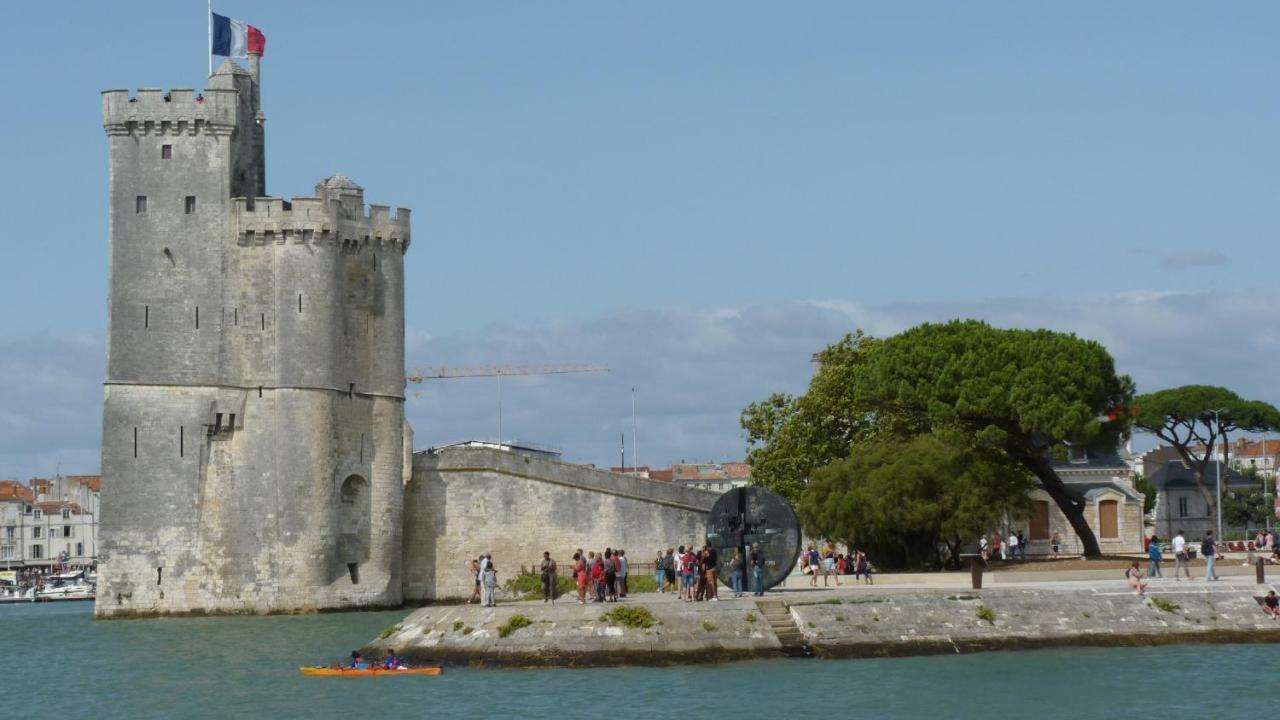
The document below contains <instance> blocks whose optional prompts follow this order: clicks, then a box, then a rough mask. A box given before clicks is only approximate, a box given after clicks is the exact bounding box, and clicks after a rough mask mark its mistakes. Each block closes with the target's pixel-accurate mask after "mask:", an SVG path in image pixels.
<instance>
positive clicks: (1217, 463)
mask: <svg viewBox="0 0 1280 720" xmlns="http://www.w3.org/2000/svg"><path fill="white" fill-rule="evenodd" d="M1209 412H1211V413H1213V424H1214V425H1216V426H1219V427H1221V425H1222V422H1221V421H1220V420H1219V419H1218V415H1219V414H1220V413H1223V412H1225V411H1224V410H1210V411H1209ZM1222 457H1223V450H1222V449H1219V450H1218V459H1215V460H1214V461H1213V474H1214V476H1215V477H1216V480H1215V482H1214V485H1215V487H1216V491H1217V495H1218V501H1217V503H1216V504H1217V506H1218V535H1217V541H1218V542H1222V460H1221V458H1222Z"/></svg>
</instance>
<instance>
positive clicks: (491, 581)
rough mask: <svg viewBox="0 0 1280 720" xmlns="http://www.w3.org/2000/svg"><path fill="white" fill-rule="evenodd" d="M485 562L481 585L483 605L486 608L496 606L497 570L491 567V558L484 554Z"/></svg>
mask: <svg viewBox="0 0 1280 720" xmlns="http://www.w3.org/2000/svg"><path fill="white" fill-rule="evenodd" d="M484 558H485V560H486V561H487V562H485V563H484V570H483V572H482V573H481V575H482V576H483V578H482V583H481V584H483V585H484V604H485V606H486V607H497V606H498V594H497V592H498V570H497V568H495V567H494V566H493V556H491V555H488V554H486V555H485V556H484Z"/></svg>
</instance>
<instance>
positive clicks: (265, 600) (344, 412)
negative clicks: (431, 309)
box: [96, 56, 411, 617]
mask: <svg viewBox="0 0 1280 720" xmlns="http://www.w3.org/2000/svg"><path fill="white" fill-rule="evenodd" d="M260 87H261V86H260V58H259V57H257V56H251V57H250V61H249V71H245V70H244V69H242V68H241V67H239V66H238V65H236V64H235V63H233V62H231V61H227V62H226V63H225V64H223V66H222V67H221V68H220V69H219V70H218V71H217V72H216V73H214V75H213V76H212V77H211V78H210V87H209V88H208V89H207V90H205V91H204V93H203V94H202V95H198V94H197V93H196V92H195V91H193V90H178V89H175V90H171V91H169V92H167V93H166V92H163V91H161V90H149V89H143V90H139V91H138V92H137V94H136V95H134V96H132V97H131V96H130V95H129V93H128V91H125V90H108V91H106V92H104V93H103V123H104V125H105V127H106V133H107V138H108V141H109V144H110V211H109V226H110V251H109V256H110V284H109V288H110V291H109V292H110V297H109V312H110V330H109V338H108V345H107V370H106V383H105V384H106V387H105V406H104V411H103V422H102V425H103V433H102V475H103V490H102V526H101V533H102V550H103V560H102V569H101V581H100V584H99V588H98V600H97V609H96V611H97V614H98V616H99V617H111V616H129V615H150V614H166V613H186V612H214V613H218V612H255V613H261V612H290V611H305V610H311V609H320V608H335V607H350V606H366V605H395V604H398V603H399V602H400V599H401V515H402V507H403V485H404V480H405V477H406V472H407V471H408V466H409V461H408V457H409V451H410V445H411V443H410V442H409V439H408V437H407V434H408V432H407V427H406V424H405V421H404V387H405V385H404V383H405V381H404V253H405V251H406V250H407V249H408V247H409V211H408V210H406V209H403V208H401V209H397V210H396V211H395V212H394V213H392V212H391V211H390V209H389V208H388V207H386V206H382V205H370V206H368V209H367V210H366V208H365V205H364V196H363V190H362V189H361V188H360V186H359V185H356V184H355V183H353V182H351V181H350V180H348V179H346V178H344V177H342V176H340V175H335V176H333V177H330V178H328V179H326V180H325V181H323V182H322V183H320V184H319V185H317V186H316V188H315V196H314V197H305V198H295V199H293V200H292V201H285V200H282V199H280V198H273V197H266V164H265V142H264V139H265V134H264V122H265V118H264V116H263V113H262V110H261V104H260Z"/></svg>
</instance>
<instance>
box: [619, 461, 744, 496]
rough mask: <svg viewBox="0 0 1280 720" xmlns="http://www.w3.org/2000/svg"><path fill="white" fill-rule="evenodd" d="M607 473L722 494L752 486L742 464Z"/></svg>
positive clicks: (682, 465)
mask: <svg viewBox="0 0 1280 720" xmlns="http://www.w3.org/2000/svg"><path fill="white" fill-rule="evenodd" d="M609 472H612V473H617V474H619V475H631V476H633V477H641V478H646V479H648V480H657V481H660V482H669V483H673V484H676V485H683V486H685V487H691V488H695V489H698V490H710V491H712V492H725V491H726V490H732V489H733V488H738V487H744V486H746V485H750V484H751V466H750V465H749V464H747V463H744V462H726V463H686V462H679V463H674V464H673V465H672V466H671V467H669V468H656V469H655V468H651V467H649V466H647V465H640V466H638V467H611V468H609Z"/></svg>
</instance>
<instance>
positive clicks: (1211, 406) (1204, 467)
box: [1134, 385, 1280, 521]
mask: <svg viewBox="0 0 1280 720" xmlns="http://www.w3.org/2000/svg"><path fill="white" fill-rule="evenodd" d="M1134 404H1135V406H1136V408H1137V412H1136V417H1135V420H1134V424H1135V425H1136V426H1137V427H1138V428H1140V429H1142V430H1145V431H1147V432H1149V433H1151V434H1152V435H1155V436H1156V437H1158V438H1160V439H1161V440H1164V441H1165V442H1167V443H1169V444H1170V445H1172V446H1173V448H1174V449H1175V450H1177V451H1178V455H1179V456H1181V457H1182V462H1183V463H1184V464H1185V465H1186V466H1187V467H1189V468H1190V469H1191V474H1192V476H1193V477H1194V478H1195V481H1196V485H1197V486H1198V487H1199V488H1200V494H1201V495H1202V496H1203V497H1204V501H1205V503H1207V504H1208V508H1209V514H1210V515H1216V514H1217V509H1218V504H1217V494H1216V492H1215V489H1214V485H1213V483H1212V482H1211V481H1210V478H1209V475H1210V474H1211V471H1212V469H1213V464H1212V463H1213V460H1214V459H1215V458H1216V457H1217V456H1218V454H1219V451H1218V447H1219V445H1221V447H1223V448H1229V447H1230V439H1229V435H1230V433H1232V432H1235V431H1237V430H1241V431H1247V432H1263V431H1267V430H1276V429H1280V411H1278V410H1276V408H1275V407H1274V406H1272V405H1269V404H1267V403H1265V402H1261V401H1259V400H1246V399H1244V398H1242V397H1240V396H1239V395H1237V394H1235V393H1234V392H1231V391H1230V390H1228V389H1226V388H1223V387H1217V386H1214V385H1183V386H1181V387H1176V388H1169V389H1167V390H1160V391H1158V392H1153V393H1147V394H1144V395H1139V396H1138V397H1137V398H1136V399H1135V400H1134ZM1223 466H1224V468H1225V467H1230V457H1224V462H1223ZM1223 520H1224V521H1225V520H1226V516H1225V504H1224V516H1223Z"/></svg>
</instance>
